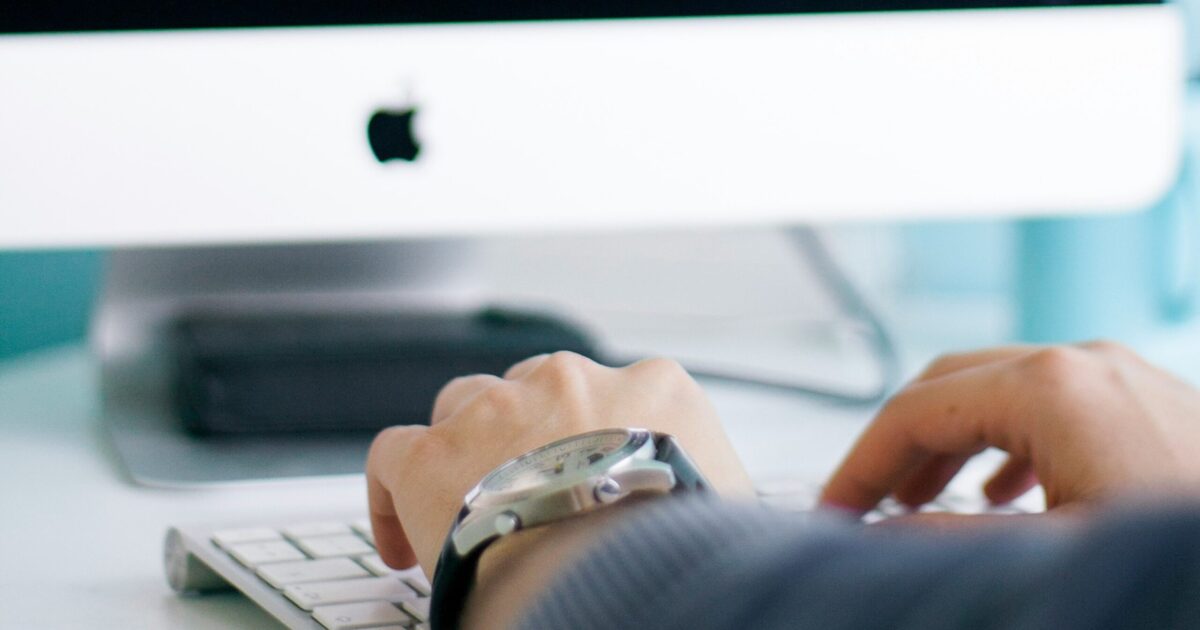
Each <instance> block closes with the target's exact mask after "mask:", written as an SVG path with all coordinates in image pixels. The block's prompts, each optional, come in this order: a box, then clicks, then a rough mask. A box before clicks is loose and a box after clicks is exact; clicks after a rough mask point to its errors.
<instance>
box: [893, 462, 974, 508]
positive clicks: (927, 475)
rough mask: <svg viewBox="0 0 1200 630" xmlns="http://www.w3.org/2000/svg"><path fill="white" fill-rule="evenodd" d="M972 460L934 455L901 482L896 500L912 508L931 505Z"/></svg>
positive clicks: (896, 492) (895, 493)
mask: <svg viewBox="0 0 1200 630" xmlns="http://www.w3.org/2000/svg"><path fill="white" fill-rule="evenodd" d="M973 454H974V453H972V455H973ZM970 458H971V455H934V456H933V457H931V458H929V460H928V461H926V462H925V463H924V464H921V465H920V466H919V467H918V468H917V469H916V470H915V471H914V472H913V474H912V475H910V476H909V477H908V479H905V480H904V481H903V482H901V484H900V485H899V486H898V487H897V488H896V490H895V492H893V494H894V495H895V496H896V500H897V501H900V502H901V503H903V504H905V505H907V506H909V507H912V508H917V507H921V506H922V505H925V504H926V503H929V502H930V501H932V500H934V499H935V498H937V496H938V495H939V494H941V493H942V490H944V489H945V488H946V484H948V483H950V480H951V479H953V478H954V475H957V474H958V471H959V470H962V467H963V465H964V464H966V463H967V460H969V459H970Z"/></svg>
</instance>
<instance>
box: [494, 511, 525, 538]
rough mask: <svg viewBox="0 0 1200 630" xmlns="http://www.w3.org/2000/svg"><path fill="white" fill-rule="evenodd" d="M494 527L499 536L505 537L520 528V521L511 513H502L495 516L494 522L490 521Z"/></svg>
mask: <svg viewBox="0 0 1200 630" xmlns="http://www.w3.org/2000/svg"><path fill="white" fill-rule="evenodd" d="M492 523H493V524H494V525H495V527H496V532H497V533H498V534H500V535H501V536H507V535H509V534H511V533H513V532H514V531H516V530H517V529H519V528H520V527H521V519H519V518H517V515H516V514H513V513H512V512H503V513H501V514H497V515H496V520H494V521H492Z"/></svg>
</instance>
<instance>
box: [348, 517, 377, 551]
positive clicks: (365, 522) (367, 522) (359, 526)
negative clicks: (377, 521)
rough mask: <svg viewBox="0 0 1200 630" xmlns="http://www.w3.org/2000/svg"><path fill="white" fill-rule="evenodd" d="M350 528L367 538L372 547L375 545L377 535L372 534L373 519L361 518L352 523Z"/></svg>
mask: <svg viewBox="0 0 1200 630" xmlns="http://www.w3.org/2000/svg"><path fill="white" fill-rule="evenodd" d="M350 526H351V527H353V528H354V531H356V532H358V535H359V536H362V537H363V538H366V539H367V542H369V543H371V544H372V545H374V544H375V534H373V533H371V519H369V518H360V519H358V520H357V521H354V522H353V523H351V524H350Z"/></svg>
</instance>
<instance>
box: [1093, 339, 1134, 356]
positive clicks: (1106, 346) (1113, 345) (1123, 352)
mask: <svg viewBox="0 0 1200 630" xmlns="http://www.w3.org/2000/svg"><path fill="white" fill-rule="evenodd" d="M1080 347H1081V348H1083V349H1085V350H1090V351H1091V352H1094V353H1096V354H1099V355H1102V356H1105V357H1109V358H1113V359H1125V358H1129V357H1132V356H1135V353H1134V352H1133V350H1132V349H1130V348H1129V346H1126V345H1125V344H1123V343H1120V342H1118V341H1113V340H1111V339H1093V340H1091V341H1086V342H1084V343H1082V344H1080Z"/></svg>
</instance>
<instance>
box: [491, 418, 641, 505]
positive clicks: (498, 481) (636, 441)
mask: <svg viewBox="0 0 1200 630" xmlns="http://www.w3.org/2000/svg"><path fill="white" fill-rule="evenodd" d="M644 442H645V438H644V436H642V435H641V434H639V433H630V432H629V431H626V430H624V429H613V430H605V431H595V432H592V433H585V434H583V435H577V436H575V437H571V438H567V439H565V440H560V441H558V442H554V443H553V444H548V445H546V446H543V447H542V448H539V449H538V450H536V451H533V452H531V453H527V454H525V455H522V456H521V457H518V458H517V459H514V460H512V461H510V462H508V463H507V464H505V465H504V466H502V467H500V468H499V469H498V470H496V471H495V472H493V473H492V474H490V475H488V476H487V477H485V478H484V480H483V481H482V482H481V484H480V489H481V490H482V491H483V492H485V493H497V494H499V493H503V494H511V493H515V492H524V491H527V490H532V489H534V488H538V487H541V486H545V485H548V484H557V483H560V482H567V483H569V482H574V481H576V480H579V479H582V478H586V477H588V476H591V475H593V474H596V473H599V472H602V471H604V470H606V469H607V468H608V466H609V463H610V462H611V461H612V460H613V459H619V458H621V457H624V456H625V455H627V454H629V453H632V452H633V451H634V450H636V449H637V447H638V446H641V444H643V443H644Z"/></svg>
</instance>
